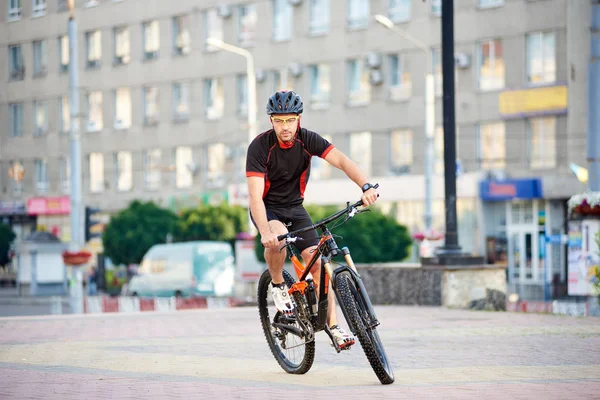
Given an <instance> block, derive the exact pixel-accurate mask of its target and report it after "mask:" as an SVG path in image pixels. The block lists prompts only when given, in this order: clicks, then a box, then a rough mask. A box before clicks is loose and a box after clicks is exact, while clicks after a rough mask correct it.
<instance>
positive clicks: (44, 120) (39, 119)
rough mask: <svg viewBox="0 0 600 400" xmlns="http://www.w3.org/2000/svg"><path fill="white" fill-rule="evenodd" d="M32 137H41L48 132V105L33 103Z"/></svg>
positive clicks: (38, 102) (41, 102)
mask: <svg viewBox="0 0 600 400" xmlns="http://www.w3.org/2000/svg"><path fill="white" fill-rule="evenodd" d="M33 113H34V129H33V135H34V136H43V135H45V134H46V132H47V131H48V103H47V102H46V101H39V100H36V101H34V102H33Z"/></svg>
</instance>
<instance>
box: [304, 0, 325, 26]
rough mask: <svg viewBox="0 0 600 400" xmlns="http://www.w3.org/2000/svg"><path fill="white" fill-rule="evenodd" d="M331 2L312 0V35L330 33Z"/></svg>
mask: <svg viewBox="0 0 600 400" xmlns="http://www.w3.org/2000/svg"><path fill="white" fill-rule="evenodd" d="M329 3H330V0H310V10H309V13H310V20H309V22H308V30H309V33H310V34H311V35H323V34H326V33H327V32H329V23H330V22H329V20H330V4H329Z"/></svg>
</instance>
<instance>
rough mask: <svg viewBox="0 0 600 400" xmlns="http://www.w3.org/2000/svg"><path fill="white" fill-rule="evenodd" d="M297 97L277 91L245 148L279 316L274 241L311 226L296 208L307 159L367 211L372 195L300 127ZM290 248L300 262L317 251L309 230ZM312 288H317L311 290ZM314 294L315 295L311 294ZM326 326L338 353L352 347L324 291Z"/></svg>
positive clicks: (280, 283)
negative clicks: (349, 184)
mask: <svg viewBox="0 0 600 400" xmlns="http://www.w3.org/2000/svg"><path fill="white" fill-rule="evenodd" d="M303 108H304V106H303V103H302V98H301V97H300V96H299V95H298V94H296V93H295V92H294V91H278V92H276V93H274V94H273V95H272V96H271V97H270V98H269V100H268V102H267V114H268V115H269V118H270V121H271V124H272V129H269V130H268V131H266V132H263V133H262V134H260V135H258V136H257V137H256V138H255V139H254V140H253V141H252V143H250V145H249V146H248V153H247V157H246V176H247V178H248V190H249V195H250V217H251V219H252V222H253V224H254V226H256V228H257V229H258V232H259V234H260V236H261V243H262V244H263V246H264V247H265V253H264V254H265V260H266V262H267V265H268V268H269V272H270V274H271V279H272V281H273V289H272V292H271V294H272V296H273V300H274V302H275V307H276V308H277V309H278V310H279V311H280V312H284V313H291V312H293V308H294V305H293V303H292V302H291V300H290V298H289V295H288V292H287V287H286V285H285V281H284V279H283V272H282V271H283V265H284V263H285V258H286V252H285V251H283V252H280V251H279V249H280V247H281V244H280V243H279V242H278V241H277V236H278V235H282V234H285V233H287V232H288V228H289V231H292V230H296V229H300V228H303V227H305V226H308V225H311V224H312V220H311V218H310V216H309V215H308V213H307V212H306V210H305V209H304V207H303V205H302V203H303V200H304V190H305V188H306V184H307V182H308V178H309V175H310V160H311V157H313V156H317V157H320V158H323V159H325V161H327V162H328V163H329V164H331V165H333V166H334V167H336V168H339V169H341V170H342V171H344V173H345V174H346V175H347V176H348V177H349V178H350V179H351V180H352V181H354V182H355V183H356V184H357V185H358V186H359V187H360V188H361V189H362V191H363V195H362V201H363V204H364V205H365V206H369V205H370V204H372V203H374V202H375V201H376V200H377V192H376V190H375V189H374V188H373V185H371V184H370V183H369V179H368V178H367V176H366V175H365V174H364V173H363V172H362V171H361V170H360V168H359V167H358V165H357V164H356V163H355V162H353V161H352V160H350V159H349V158H348V157H347V156H346V155H345V154H344V153H342V152H341V151H340V150H338V149H337V148H335V146H334V145H332V144H331V143H329V142H328V141H327V140H326V139H324V138H323V137H322V136H320V135H319V134H317V133H315V132H312V131H310V130H308V129H306V128H301V127H300V114H302V111H303ZM302 239H303V240H299V241H298V242H296V243H295V245H296V248H297V249H298V251H299V252H300V254H301V256H302V258H303V259H304V261H305V263H306V262H308V260H310V257H311V255H312V252H313V251H314V249H315V248H316V247H317V244H318V242H319V235H318V233H317V232H316V231H315V230H312V231H309V232H307V233H305V234H304V235H303V238H302ZM320 264H321V260H320V259H319V260H318V261H317V263H315V265H314V267H313V268H312V270H311V273H312V275H313V279H314V283H315V286H318V284H319V282H320V281H319V279H320V269H319V268H320ZM317 289H318V288H317ZM317 293H318V291H317ZM328 301H329V305H328V315H327V323H328V326H329V327H330V329H331V331H332V333H333V336H334V338H335V340H336V341H337V343H338V345H339V346H340V347H341V348H345V347H347V346H350V345H352V344H353V343H354V338H352V337H351V336H350V335H348V334H347V333H345V332H344V330H343V329H342V328H341V327H339V326H338V325H337V317H336V312H335V295H334V293H333V290H329V291H328Z"/></svg>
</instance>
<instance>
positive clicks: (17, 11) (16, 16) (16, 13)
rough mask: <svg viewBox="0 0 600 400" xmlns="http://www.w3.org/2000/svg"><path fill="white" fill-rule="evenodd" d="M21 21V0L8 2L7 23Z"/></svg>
mask: <svg viewBox="0 0 600 400" xmlns="http://www.w3.org/2000/svg"><path fill="white" fill-rule="evenodd" d="M20 19H21V0H8V21H18V20H20Z"/></svg>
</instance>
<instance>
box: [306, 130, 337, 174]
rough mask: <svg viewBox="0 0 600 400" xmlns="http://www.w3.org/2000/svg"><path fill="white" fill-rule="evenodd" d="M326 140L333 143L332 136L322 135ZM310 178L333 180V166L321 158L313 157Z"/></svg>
mask: <svg viewBox="0 0 600 400" xmlns="http://www.w3.org/2000/svg"><path fill="white" fill-rule="evenodd" d="M321 136H323V138H324V139H325V140H327V141H328V142H329V143H331V135H321ZM310 160H311V165H310V178H311V179H317V180H324V179H329V178H331V168H332V167H331V164H329V163H328V162H327V161H325V160H324V159H322V158H321V157H317V156H314V157H311V159H310Z"/></svg>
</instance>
